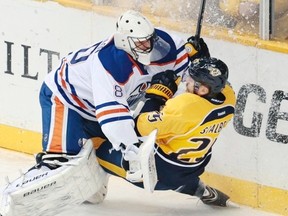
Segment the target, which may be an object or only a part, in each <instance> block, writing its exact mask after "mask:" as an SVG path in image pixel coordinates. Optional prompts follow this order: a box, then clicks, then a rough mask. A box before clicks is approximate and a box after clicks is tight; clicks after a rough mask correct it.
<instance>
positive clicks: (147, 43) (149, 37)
mask: <svg viewBox="0 0 288 216" xmlns="http://www.w3.org/2000/svg"><path fill="white" fill-rule="evenodd" d="M116 30H117V31H116V33H115V34H114V42H115V46H116V47H117V48H118V49H121V50H124V51H125V52H127V53H128V54H130V55H131V56H132V57H133V59H135V60H136V61H138V62H140V63H142V64H144V65H148V64H150V62H151V59H150V58H151V51H152V50H153V46H154V41H155V38H156V35H155V30H154V27H153V25H152V23H151V22H150V21H149V20H148V19H147V18H145V17H144V16H143V15H142V14H140V13H139V12H137V11H133V10H129V11H127V12H125V13H124V14H123V15H122V16H120V18H119V19H118V21H117V23H116Z"/></svg>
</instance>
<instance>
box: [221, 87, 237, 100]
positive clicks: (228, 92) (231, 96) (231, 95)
mask: <svg viewBox="0 0 288 216" xmlns="http://www.w3.org/2000/svg"><path fill="white" fill-rule="evenodd" d="M222 93H223V94H224V96H225V98H226V102H230V103H232V104H235V103H236V94H235V91H234V89H233V87H232V85H231V83H229V82H228V83H227V84H226V85H225V88H224V89H223V90H222Z"/></svg>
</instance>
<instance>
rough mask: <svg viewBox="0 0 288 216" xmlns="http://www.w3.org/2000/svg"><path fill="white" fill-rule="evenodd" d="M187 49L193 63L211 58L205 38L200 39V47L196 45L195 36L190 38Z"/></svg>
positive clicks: (186, 45)
mask: <svg viewBox="0 0 288 216" xmlns="http://www.w3.org/2000/svg"><path fill="white" fill-rule="evenodd" d="M185 49H186V52H187V53H188V55H189V57H190V59H191V61H193V60H194V59H197V58H204V57H206V58H209V57H210V52H209V49H208V46H207V44H206V43H205V41H204V40H203V38H200V39H199V43H198V45H196V41H195V37H194V36H192V37H190V38H188V39H187V43H186V44H185Z"/></svg>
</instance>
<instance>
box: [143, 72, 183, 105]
mask: <svg viewBox="0 0 288 216" xmlns="http://www.w3.org/2000/svg"><path fill="white" fill-rule="evenodd" d="M179 80H180V79H179V77H178V76H177V75H176V74H175V72H174V71H172V70H167V71H164V72H161V73H158V74H156V75H154V76H153V77H152V80H151V86H150V87H149V88H148V89H147V90H146V98H151V99H154V98H155V99H157V100H160V101H163V102H164V103H165V102H166V101H167V100H168V99H170V98H172V97H173V95H174V94H175V92H176V91H177V89H178V85H177V84H178V81H179Z"/></svg>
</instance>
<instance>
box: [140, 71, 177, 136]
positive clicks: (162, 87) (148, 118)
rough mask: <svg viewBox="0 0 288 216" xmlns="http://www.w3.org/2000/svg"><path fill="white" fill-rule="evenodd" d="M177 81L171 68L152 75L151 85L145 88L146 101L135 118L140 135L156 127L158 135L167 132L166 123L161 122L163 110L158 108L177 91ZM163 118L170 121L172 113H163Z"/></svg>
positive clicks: (146, 133)
mask: <svg viewBox="0 0 288 216" xmlns="http://www.w3.org/2000/svg"><path fill="white" fill-rule="evenodd" d="M177 81H178V77H177V76H176V75H175V73H174V71H171V70H168V71H165V72H162V73H159V74H156V75H154V76H153V78H152V80H151V87H150V88H148V89H147V90H146V98H147V101H146V102H145V104H144V106H143V108H142V110H141V111H140V113H141V114H140V115H139V116H138V117H137V118H136V119H135V121H136V131H137V132H138V133H139V134H140V135H141V136H146V135H148V134H149V133H150V132H151V131H153V130H154V129H156V128H157V129H158V135H159V134H162V133H163V134H165V133H166V132H167V131H166V130H165V127H166V126H165V124H166V123H164V124H163V121H162V120H163V112H162V111H160V109H161V107H162V106H163V105H164V104H165V102H166V101H167V100H169V99H171V98H172V97H173V95H174V93H175V92H176V91H177ZM165 110H166V109H165ZM170 117H171V119H170ZM165 119H166V120H165V121H167V122H170V120H172V119H173V115H166V114H165ZM166 128H167V127H166Z"/></svg>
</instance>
